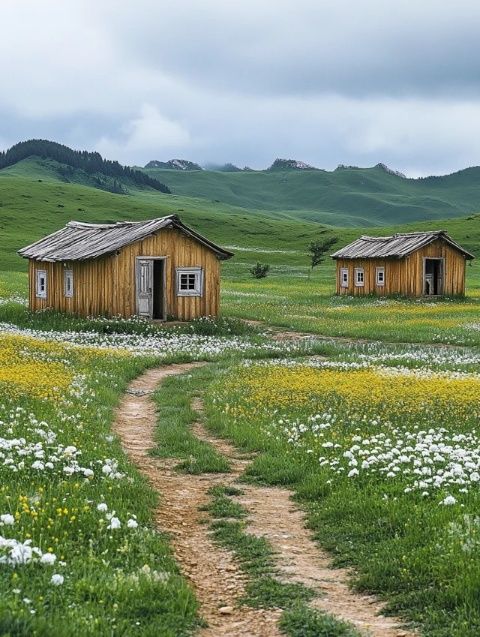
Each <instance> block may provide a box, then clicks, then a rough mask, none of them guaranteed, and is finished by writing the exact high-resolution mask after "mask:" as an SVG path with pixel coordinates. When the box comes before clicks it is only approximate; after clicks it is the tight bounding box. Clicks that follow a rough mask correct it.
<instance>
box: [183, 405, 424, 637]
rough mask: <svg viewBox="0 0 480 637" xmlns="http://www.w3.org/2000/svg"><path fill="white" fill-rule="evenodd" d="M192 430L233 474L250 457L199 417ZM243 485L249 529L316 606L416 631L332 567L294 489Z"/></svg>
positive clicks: (381, 633) (389, 634) (399, 636)
mask: <svg viewBox="0 0 480 637" xmlns="http://www.w3.org/2000/svg"><path fill="white" fill-rule="evenodd" d="M193 407H194V408H195V409H196V410H197V411H201V409H202V403H201V401H200V400H198V399H197V400H195V401H194V403H193ZM193 431H194V433H195V435H196V436H197V437H198V438H200V439H202V440H205V441H206V442H209V443H210V444H211V445H213V446H214V447H215V448H216V449H217V451H219V452H220V453H221V454H222V455H224V456H225V457H226V458H228V460H229V461H230V464H231V469H232V472H231V474H230V476H231V478H238V477H239V476H240V475H241V474H242V473H243V471H244V470H245V468H246V466H247V465H248V464H249V463H250V461H249V460H245V459H240V460H239V459H238V450H237V449H236V448H235V447H234V446H233V445H231V444H230V443H228V442H227V441H225V440H222V439H219V438H215V437H214V436H212V435H211V434H210V433H209V432H208V431H207V430H206V429H205V428H204V427H203V425H202V424H201V423H199V422H197V423H195V425H194V427H193ZM229 482H233V480H231V479H230V481H229ZM241 489H242V491H243V495H242V496H239V497H236V498H235V499H236V500H237V501H238V502H240V504H242V505H243V506H244V507H245V508H246V509H247V510H248V512H249V516H248V525H247V530H248V532H249V533H253V534H254V535H257V536H264V537H266V538H267V539H268V541H269V542H270V544H271V545H272V547H273V549H274V550H275V552H276V553H277V556H278V566H279V567H280V572H281V574H283V575H284V579H285V580H287V579H288V580H290V581H292V580H293V581H295V582H299V583H302V584H305V585H306V586H309V587H310V588H312V589H314V590H315V591H317V592H318V594H319V596H318V597H317V598H315V599H314V600H313V602H312V603H311V605H312V606H314V607H315V608H318V609H320V610H322V611H325V612H328V613H331V614H332V615H335V616H336V617H338V618H340V619H343V620H345V621H348V622H350V623H352V624H353V625H354V626H356V627H357V628H358V629H359V630H360V631H361V632H362V633H363V634H364V635H368V636H372V637H410V636H412V637H413V635H414V633H413V632H410V631H407V630H404V629H403V628H402V624H401V622H400V621H399V620H397V619H395V618H392V617H386V616H384V615H382V614H381V613H382V608H383V605H382V604H381V603H380V602H379V601H378V600H377V599H376V598H375V597H372V596H370V595H362V594H359V593H355V592H352V591H351V590H350V588H349V580H350V578H351V573H350V572H349V571H348V569H338V568H333V567H332V561H331V559H330V557H329V556H328V555H327V553H325V552H324V551H322V550H321V549H320V548H319V547H318V545H317V544H315V542H314V541H313V539H312V537H311V534H310V532H309V531H308V529H307V528H306V527H305V516H304V513H303V512H302V511H301V510H300V509H299V508H298V507H297V506H296V505H295V504H294V502H293V501H292V500H291V496H292V492H291V491H289V490H287V489H281V488H278V487H260V486H256V485H245V484H242V485H241Z"/></svg>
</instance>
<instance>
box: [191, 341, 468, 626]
mask: <svg viewBox="0 0 480 637" xmlns="http://www.w3.org/2000/svg"><path fill="white" fill-rule="evenodd" d="M479 363H480V358H479V356H478V352H475V353H474V352H473V351H471V350H464V351H461V350H445V351H442V352H439V351H438V350H437V351H436V350H434V349H429V348H422V347H419V346H414V347H408V346H390V347H385V346H383V347H382V346H378V345H377V346H372V345H370V346H366V345H365V346H360V345H358V346H356V347H355V348H353V347H352V346H350V347H348V348H342V347H338V348H337V351H336V354H334V355H333V356H331V357H330V358H329V360H328V361H327V362H324V363H322V362H319V361H316V362H315V363H312V362H310V363H309V362H308V361H307V362H305V363H303V364H298V363H295V362H293V361H291V360H285V361H283V362H281V363H280V364H279V363H278V362H275V361H272V362H269V363H259V364H257V365H252V364H248V365H242V366H240V367H236V368H234V369H232V368H223V369H219V370H217V372H212V375H211V378H212V384H211V385H210V386H208V387H207V388H206V389H205V398H206V401H207V425H208V426H209V427H210V428H211V429H212V430H213V431H214V432H215V433H216V434H218V435H221V436H226V437H228V438H229V439H230V440H232V441H233V442H234V443H235V444H236V445H237V446H239V447H241V448H242V449H244V450H247V451H250V452H251V451H256V452H258V453H259V455H258V456H257V458H256V460H255V461H254V463H253V465H252V466H251V467H250V468H249V470H248V473H247V477H248V478H249V479H250V480H252V481H260V482H262V483H267V484H273V485H275V484H280V485H288V486H290V487H291V488H293V489H294V490H295V491H296V493H297V498H298V500H299V502H300V503H301V504H302V505H303V506H304V507H305V508H306V510H307V511H308V512H309V525H310V527H311V528H312V530H313V531H314V533H315V536H316V538H317V540H318V541H319V542H320V543H321V544H322V545H323V546H325V547H327V548H328V549H329V550H330V551H332V553H333V554H334V555H335V557H336V562H337V563H338V564H339V565H345V564H349V565H354V566H355V567H356V569H357V572H358V577H357V579H356V586H357V587H358V588H359V589H362V590H368V591H373V592H375V593H377V594H378V595H380V596H383V597H384V598H385V599H387V600H388V606H389V608H390V610H391V611H394V612H396V613H401V614H403V615H404V616H405V617H407V618H410V619H412V620H413V621H414V622H416V623H418V624H419V625H420V626H421V627H422V633H421V634H422V635H425V636H429V637H474V636H476V635H478V633H479V631H480V607H479V605H478V587H479V582H480V569H479V563H478V547H479V546H480V526H479V518H478V506H479V492H478V481H479V480H480V475H479V469H480V456H479V454H478V448H479V443H480V441H479V440H478V431H477V426H478V418H479V416H480V413H479V407H478V395H479V391H480V385H479V382H480V381H479V377H478V369H479V367H478V365H479ZM202 387H204V388H205V379H203V380H202Z"/></svg>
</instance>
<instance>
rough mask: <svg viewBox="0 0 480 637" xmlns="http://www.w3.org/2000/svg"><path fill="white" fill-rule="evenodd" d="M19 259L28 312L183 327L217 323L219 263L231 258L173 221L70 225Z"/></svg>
mask: <svg viewBox="0 0 480 637" xmlns="http://www.w3.org/2000/svg"><path fill="white" fill-rule="evenodd" d="M19 254H20V255H21V256H23V257H25V258H27V259H29V307H30V309H32V310H43V309H46V308H53V309H55V310H59V311H61V312H68V313H72V314H77V315H80V316H123V317H125V318H127V317H130V316H134V315H138V316H143V317H146V318H153V319H159V320H166V319H167V318H169V319H170V318H172V319H177V320H182V321H188V320H190V319H194V318H197V317H200V316H217V315H218V312H219V303H220V263H219V262H220V261H221V260H222V259H229V258H230V257H232V256H233V254H232V253H231V252H228V251H227V250H224V249H223V248H220V247H219V246H217V245H215V244H214V243H212V242H211V241H209V240H208V239H206V238H205V237H203V236H202V235H200V234H199V233H198V232H195V231H194V230H192V229H191V228H189V227H187V226H186V225H185V224H183V223H182V222H181V221H180V219H179V218H178V217H177V216H176V215H170V216H168V217H162V218H159V219H152V220H151V221H138V222H132V221H125V222H119V223H112V224H110V223H107V224H95V223H81V222H78V221H71V222H70V223H68V224H67V225H66V226H65V227H64V228H62V229H61V230H58V231H57V232H54V233H53V234H51V235H49V236H47V237H45V238H44V239H40V241H37V242H35V243H33V244H31V245H29V246H27V247H25V248H23V249H22V250H19Z"/></svg>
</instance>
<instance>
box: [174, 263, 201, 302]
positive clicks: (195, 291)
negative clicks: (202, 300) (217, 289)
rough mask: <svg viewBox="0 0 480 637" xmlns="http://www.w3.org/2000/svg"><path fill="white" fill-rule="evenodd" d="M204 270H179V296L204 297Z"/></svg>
mask: <svg viewBox="0 0 480 637" xmlns="http://www.w3.org/2000/svg"><path fill="white" fill-rule="evenodd" d="M202 294H203V270H202V269H201V268H177V296H202Z"/></svg>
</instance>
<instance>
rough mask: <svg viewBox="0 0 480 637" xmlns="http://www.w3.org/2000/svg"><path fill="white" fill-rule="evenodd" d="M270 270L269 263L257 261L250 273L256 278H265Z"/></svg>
mask: <svg viewBox="0 0 480 637" xmlns="http://www.w3.org/2000/svg"><path fill="white" fill-rule="evenodd" d="M269 270H270V266H269V265H268V263H260V262H257V263H256V265H254V266H253V268H250V274H251V275H252V276H253V278H254V279H264V278H265V277H266V276H267V274H268V272H269Z"/></svg>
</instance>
